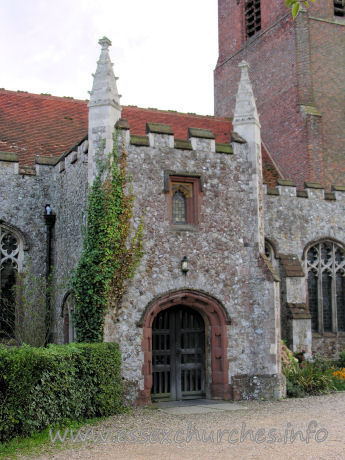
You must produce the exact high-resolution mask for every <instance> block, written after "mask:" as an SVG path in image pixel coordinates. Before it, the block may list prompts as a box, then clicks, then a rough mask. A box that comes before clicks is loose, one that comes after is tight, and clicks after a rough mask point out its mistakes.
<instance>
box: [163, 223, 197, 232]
mask: <svg viewBox="0 0 345 460" xmlns="http://www.w3.org/2000/svg"><path fill="white" fill-rule="evenodd" d="M170 229H171V230H172V231H174V232H197V231H198V230H199V229H198V227H196V226H195V225H190V224H180V225H179V224H175V225H171V227H170Z"/></svg>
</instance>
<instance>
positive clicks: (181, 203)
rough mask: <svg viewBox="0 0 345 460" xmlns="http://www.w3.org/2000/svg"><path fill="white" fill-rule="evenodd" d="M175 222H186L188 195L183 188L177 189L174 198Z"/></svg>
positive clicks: (173, 215)
mask: <svg viewBox="0 0 345 460" xmlns="http://www.w3.org/2000/svg"><path fill="white" fill-rule="evenodd" d="M172 220H173V224H186V223H187V219H186V196H185V194H184V193H183V192H181V190H177V191H176V192H175V193H174V195H173V198H172Z"/></svg>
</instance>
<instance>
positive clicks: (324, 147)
mask: <svg viewBox="0 0 345 460" xmlns="http://www.w3.org/2000/svg"><path fill="white" fill-rule="evenodd" d="M242 9H243V1H241V2H239V3H238V4H237V2H235V0H234V1H224V0H219V44H220V45H219V59H218V63H217V66H216V69H215V113H216V115H219V116H220V115H221V116H225V115H226V116H231V115H232V114H233V110H234V95H235V94H236V90H237V81H238V69H237V64H238V62H240V61H241V60H242V59H245V60H247V61H248V62H249V64H250V65H251V70H250V76H251V80H252V82H253V87H254V94H255V96H256V99H257V107H258V111H259V115H260V122H261V125H262V139H263V142H264V143H265V144H266V145H267V146H268V149H269V151H270V153H271V155H272V157H273V159H274V160H275V162H276V164H277V166H278V168H279V170H280V171H281V172H282V174H283V176H284V177H286V178H294V179H295V181H296V182H297V185H298V187H303V182H304V181H305V180H312V181H318V182H321V183H323V184H325V185H326V186H328V187H329V186H330V184H331V183H336V182H339V181H340V182H343V179H342V178H343V176H344V171H345V160H344V155H343V152H344V149H343V145H344V133H345V119H344V117H345V115H344V110H343V105H344V104H343V102H344V101H343V94H344V89H345V88H344V79H343V77H342V75H343V67H344V49H345V47H344V43H345V42H344V33H345V32H344V30H345V20H344V19H343V18H339V17H334V15H333V1H332V0H321V1H320V2H317V3H316V4H315V5H312V7H311V8H310V9H309V10H308V12H303V11H302V12H301V13H300V14H299V15H298V17H297V19H296V20H295V22H293V21H292V19H291V17H290V16H291V15H290V14H289V12H288V11H287V10H286V9H285V7H284V5H283V3H282V2H278V1H275V2H268V1H262V2H261V10H262V29H261V31H260V32H259V33H257V34H256V35H255V36H254V37H251V38H250V39H249V40H245V37H244V33H243V11H242Z"/></svg>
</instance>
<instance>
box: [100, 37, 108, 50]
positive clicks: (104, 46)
mask: <svg viewBox="0 0 345 460" xmlns="http://www.w3.org/2000/svg"><path fill="white" fill-rule="evenodd" d="M98 43H99V44H100V45H101V47H102V49H106V50H107V49H108V48H109V46H111V41H110V40H109V38H108V37H103V38H100V39H99V40H98Z"/></svg>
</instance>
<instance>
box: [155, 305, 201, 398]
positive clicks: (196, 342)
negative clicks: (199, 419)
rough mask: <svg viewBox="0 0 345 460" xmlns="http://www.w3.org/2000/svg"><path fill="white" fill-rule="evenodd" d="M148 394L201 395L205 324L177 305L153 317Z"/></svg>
mask: <svg viewBox="0 0 345 460" xmlns="http://www.w3.org/2000/svg"><path fill="white" fill-rule="evenodd" d="M152 365H153V367H152V371H153V385H152V395H153V397H154V398H156V399H173V400H174V399H177V400H179V399H188V398H193V397H203V396H204V394H205V325H204V320H203V319H202V317H201V315H200V314H199V313H197V312H196V311H194V310H192V309H191V308H187V307H183V306H178V307H174V308H171V309H168V310H164V311H162V312H161V313H159V314H158V315H157V317H156V318H155V320H154V322H153V326H152Z"/></svg>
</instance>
